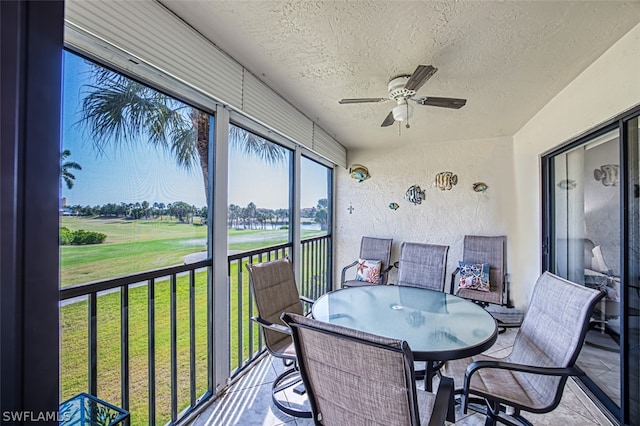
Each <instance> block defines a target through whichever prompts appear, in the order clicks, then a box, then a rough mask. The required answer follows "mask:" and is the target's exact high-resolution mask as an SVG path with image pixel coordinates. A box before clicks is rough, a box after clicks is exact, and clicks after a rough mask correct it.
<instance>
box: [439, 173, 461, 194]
mask: <svg viewBox="0 0 640 426" xmlns="http://www.w3.org/2000/svg"><path fill="white" fill-rule="evenodd" d="M457 183H458V175H454V174H453V172H440V173H438V174H437V175H436V179H435V181H434V182H433V184H434V185H435V186H436V187H438V188H440V190H441V191H448V190H450V189H451V188H453V186H454V185H456V184H457Z"/></svg>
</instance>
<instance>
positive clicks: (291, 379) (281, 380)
mask: <svg viewBox="0 0 640 426" xmlns="http://www.w3.org/2000/svg"><path fill="white" fill-rule="evenodd" d="M301 381H302V378H301V377H300V373H299V372H298V370H297V369H296V368H295V367H293V368H290V369H288V370H285V371H284V372H282V373H280V375H279V376H278V377H276V379H275V380H274V381H273V385H272V386H271V398H272V399H273V403H274V404H275V406H276V407H278V409H279V410H280V411H282V412H283V413H286V414H289V415H290V416H294V417H302V418H306V419H310V418H311V417H313V413H312V412H311V411H309V410H301V409H296V408H294V407H292V405H291V403H289V402H288V401H286V398H285V402H283V401H282V399H279V398H278V397H277V394H278V393H280V392H283V391H285V390H286V389H289V388H291V387H293V386H295V388H294V392H296V393H298V394H299V395H302V394H304V393H305V392H304V391H303V390H301V389H300V386H303V385H302V383H301Z"/></svg>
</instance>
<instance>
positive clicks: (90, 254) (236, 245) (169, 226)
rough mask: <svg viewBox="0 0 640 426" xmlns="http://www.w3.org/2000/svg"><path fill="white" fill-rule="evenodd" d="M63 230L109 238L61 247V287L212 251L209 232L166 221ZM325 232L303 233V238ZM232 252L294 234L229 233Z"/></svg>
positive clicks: (96, 223) (92, 221)
mask: <svg viewBox="0 0 640 426" xmlns="http://www.w3.org/2000/svg"><path fill="white" fill-rule="evenodd" d="M61 226H66V227H67V228H69V229H70V230H72V231H77V230H79V229H84V230H85V231H96V232H101V233H103V234H106V235H107V239H106V240H105V242H104V243H103V244H95V245H87V246H61V247H60V265H61V268H60V286H61V287H66V286H68V285H73V284H82V283H87V282H92V281H96V280H100V279H105V278H113V277H119V276H123V275H127V274H133V273H137V272H142V271H148V270H152V269H159V268H163V267H167V266H173V265H180V264H182V263H183V260H182V258H183V256H185V255H187V254H191V253H196V252H199V251H203V250H206V249H207V243H206V241H207V227H206V226H194V225H191V224H186V223H177V222H175V221H170V220H168V219H167V218H165V220H162V221H161V220H126V219H113V218H111V219H102V218H83V217H62V218H61ZM323 233H324V232H323V231H313V230H303V232H302V235H303V237H304V238H307V237H313V236H316V235H322V234H323ZM228 235H229V250H253V249H255V248H259V247H267V246H271V245H275V244H283V243H285V242H287V241H288V236H289V231H288V230H287V229H278V230H270V229H267V230H255V229H252V230H248V229H247V230H235V229H230V230H229V233H228Z"/></svg>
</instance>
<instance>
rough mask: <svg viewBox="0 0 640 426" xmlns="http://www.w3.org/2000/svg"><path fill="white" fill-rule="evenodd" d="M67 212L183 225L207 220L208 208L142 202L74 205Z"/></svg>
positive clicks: (176, 203) (177, 203)
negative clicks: (169, 221)
mask: <svg viewBox="0 0 640 426" xmlns="http://www.w3.org/2000/svg"><path fill="white" fill-rule="evenodd" d="M66 212H68V213H70V214H72V215H74V216H101V217H122V218H127V219H160V220H162V219H164V217H167V218H169V219H170V218H172V217H174V218H176V219H177V220H178V221H180V222H183V223H193V219H194V218H195V217H200V218H201V220H202V222H203V223H204V222H206V220H207V213H208V211H207V207H206V206H204V207H196V206H194V205H189V204H187V203H185V202H184V201H176V202H174V203H168V204H165V203H153V204H151V203H149V202H148V201H142V202H137V203H120V204H116V203H107V204H103V205H96V206H81V205H74V206H69V207H67V208H66Z"/></svg>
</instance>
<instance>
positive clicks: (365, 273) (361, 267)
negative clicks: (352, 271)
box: [356, 259, 382, 284]
mask: <svg viewBox="0 0 640 426" xmlns="http://www.w3.org/2000/svg"><path fill="white" fill-rule="evenodd" d="M381 269H382V261H380V260H367V259H358V272H356V280H357V281H366V282H369V283H374V284H375V283H377V282H378V279H379V278H380V270H381Z"/></svg>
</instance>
